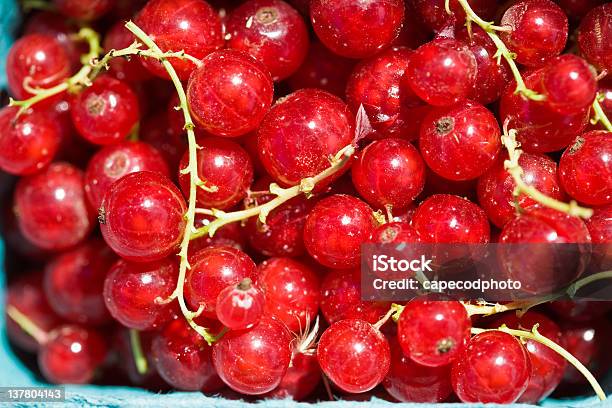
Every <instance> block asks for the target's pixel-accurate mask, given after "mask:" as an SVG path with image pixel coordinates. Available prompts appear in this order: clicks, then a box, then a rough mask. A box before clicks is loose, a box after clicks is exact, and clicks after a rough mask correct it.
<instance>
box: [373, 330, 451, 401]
mask: <svg viewBox="0 0 612 408" xmlns="http://www.w3.org/2000/svg"><path fill="white" fill-rule="evenodd" d="M389 345H390V347H391V366H390V368H389V373H388V374H387V376H386V377H385V379H384V380H383V383H382V385H383V387H385V390H386V391H387V392H388V393H389V395H391V396H392V397H393V398H395V399H397V400H398V401H401V402H429V403H436V402H442V401H444V400H446V399H447V398H448V397H449V396H450V395H451V393H452V392H453V388H452V386H451V382H450V366H448V365H447V366H441V367H427V366H423V365H420V364H417V363H415V362H414V361H412V360H411V359H410V358H409V357H406V355H405V354H404V353H402V349H401V348H400V345H399V343H398V341H397V338H395V337H392V338H391V339H390V340H389Z"/></svg>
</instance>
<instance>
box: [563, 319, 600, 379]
mask: <svg viewBox="0 0 612 408" xmlns="http://www.w3.org/2000/svg"><path fill="white" fill-rule="evenodd" d="M611 340H612V330H611V328H610V322H609V321H607V320H605V319H602V318H600V319H596V320H590V321H585V322H580V323H572V322H565V323H564V324H562V325H561V346H562V347H563V348H564V349H566V350H567V351H568V352H569V353H571V354H572V355H573V356H574V357H576V358H577V359H578V361H580V362H581V363H582V364H583V365H584V366H585V367H586V368H587V370H589V371H590V372H591V373H592V374H593V375H594V376H595V378H601V377H602V376H603V375H605V374H606V373H607V372H608V369H609V368H610V359H609V358H608V356H609V353H608V349H609V345H610V341H611ZM586 383H587V381H586V378H585V377H584V375H582V374H581V373H580V372H579V371H578V370H576V368H574V367H573V366H570V365H568V366H567V369H566V370H565V373H564V375H563V384H565V385H571V384H581V385H582V384H584V385H586ZM562 387H563V386H562Z"/></svg>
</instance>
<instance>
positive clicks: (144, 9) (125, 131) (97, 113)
mask: <svg viewBox="0 0 612 408" xmlns="http://www.w3.org/2000/svg"><path fill="white" fill-rule="evenodd" d="M286 1H287V2H285V1H282V0H246V1H234V0H225V1H223V0H214V1H212V0H211V2H210V4H209V3H207V2H206V1H204V0H149V1H128V0H103V1H102V0H86V1H83V0H53V1H52V5H53V7H52V9H53V11H40V12H39V11H34V12H31V13H30V14H29V15H28V17H27V20H26V22H25V26H24V30H23V33H24V34H23V36H22V37H21V38H19V39H18V41H17V42H16V43H15V44H14V45H13V47H12V48H11V50H10V53H9V55H8V59H7V64H6V65H7V72H6V74H7V79H8V87H9V89H8V92H9V94H10V96H11V97H12V98H13V99H14V100H16V101H24V100H30V101H32V99H30V98H34V99H35V100H36V101H35V102H36V103H27V104H26V105H24V104H23V102H16V103H15V102H14V101H13V102H12V103H11V105H10V106H4V107H3V108H2V109H0V169H1V170H2V174H1V180H2V183H1V184H0V194H2V200H1V203H2V205H3V208H2V212H1V213H0V214H2V217H0V221H1V225H0V226H1V228H2V230H1V232H2V238H3V239H4V241H5V242H6V244H7V246H8V248H9V252H8V258H7V267H6V269H7V274H8V278H9V286H8V289H7V309H6V310H7V331H8V335H9V337H10V339H11V340H12V342H13V343H14V344H15V345H16V346H17V347H19V348H20V349H23V350H25V351H27V352H31V353H36V354H37V355H38V363H39V368H40V371H41V373H42V375H43V376H44V377H45V378H46V379H47V380H48V381H50V382H53V383H72V384H82V383H89V382H95V383H109V382H111V383H114V384H116V383H121V384H129V385H135V386H140V387H145V388H148V389H151V390H168V389H177V390H186V391H202V392H204V393H210V394H215V393H220V394H221V395H224V396H229V397H235V394H233V393H232V391H231V390H233V391H234V392H238V393H239V394H241V396H259V398H285V397H289V398H293V399H295V400H311V401H316V400H320V399H327V398H329V397H331V396H332V395H331V394H332V393H333V394H337V395H338V396H339V397H341V398H346V399H354V398H356V397H354V396H351V395H350V394H356V393H365V395H366V397H363V396H360V397H358V398H359V399H362V398H367V397H368V396H371V395H375V396H377V397H381V398H388V399H391V400H398V401H404V402H443V401H457V400H459V401H462V402H486V403H489V402H490V403H513V402H517V401H519V402H526V403H537V402H539V401H541V400H542V399H544V398H546V397H548V396H549V395H551V394H552V393H553V392H556V394H555V395H558V396H564V395H578V394H585V393H589V392H590V391H589V389H588V388H587V387H586V385H587V382H586V380H585V379H584V378H583V377H582V376H581V375H579V373H578V372H577V371H576V370H575V369H574V368H573V367H571V366H569V365H568V364H567V363H566V360H565V359H564V358H562V357H561V356H560V355H559V354H557V353H556V352H555V351H553V350H552V349H551V348H548V347H547V346H545V345H543V344H541V343H539V342H537V341H536V340H533V339H530V340H527V341H526V342H522V341H521V340H519V339H518V338H517V337H515V336H513V335H512V334H510V333H508V332H506V331H501V330H490V331H482V330H480V328H483V329H497V328H499V327H501V326H502V325H505V326H507V327H508V328H510V329H521V330H531V328H532V327H534V325H536V324H537V325H538V327H539V333H541V334H542V335H544V336H546V337H547V338H549V339H550V340H552V341H554V342H556V343H558V344H560V345H562V346H563V347H565V348H566V349H567V350H568V351H569V352H570V353H572V354H574V355H575V357H576V358H577V359H578V360H579V361H580V362H582V363H583V364H584V365H585V366H586V367H587V368H588V369H590V370H591V372H592V373H593V375H595V376H596V377H598V378H600V377H601V376H602V375H604V374H606V372H607V370H608V369H609V367H610V364H611V363H612V360H611V358H610V353H609V351H608V349H607V347H608V345H609V342H610V341H611V340H612V328H611V324H610V310H611V307H610V304H608V303H605V302H601V303H588V302H572V301H558V302H552V303H548V304H546V305H543V306H540V307H538V308H537V309H536V310H530V311H529V312H527V313H526V314H524V315H522V316H520V317H518V316H517V315H516V314H515V313H513V312H508V313H505V314H502V315H499V316H495V317H492V318H487V319H477V318H475V317H473V316H470V315H469V314H468V311H467V309H466V307H465V306H464V305H463V304H462V303H461V302H459V301H457V300H452V299H448V298H443V299H442V298H438V297H433V296H431V295H424V296H422V297H419V298H416V299H414V300H412V301H410V302H408V303H407V304H405V306H403V309H402V311H401V314H397V315H396V316H395V317H398V319H397V324H396V323H395V322H393V321H388V322H387V319H388V316H387V319H384V318H383V316H385V314H387V312H388V311H389V310H390V309H389V308H390V306H391V304H390V303H387V302H373V301H365V300H362V299H361V295H360V285H361V283H360V271H359V264H360V246H361V244H363V243H367V242H370V243H390V242H396V243H399V242H406V243H419V242H423V243H470V244H487V243H490V242H499V243H575V242H578V243H596V244H607V243H611V242H612V125H611V124H610V121H609V119H608V118H612V48H611V47H612V3H609V2H605V1H604V0H583V1H573V0H557V1H555V2H553V1H551V0H516V1H513V2H504V4H505V5H503V6H502V5H500V4H501V3H502V2H498V1H496V0H467V1H466V0H450V2H449V4H448V6H449V11H448V12H447V10H446V8H445V1H444V0H368V1H355V0H334V1H329V0H311V1H303V0H286ZM498 3H499V4H498ZM466 7H471V8H468V9H466ZM474 13H475V14H474ZM476 15H477V16H479V17H476ZM466 17H467V18H469V19H470V20H471V24H469V26H468V27H465V24H464V23H465V22H466ZM129 19H132V20H133V21H134V23H135V24H136V26H137V27H139V28H140V29H141V30H142V32H144V33H145V34H144V35H145V36H148V39H149V40H150V41H152V42H153V43H154V45H155V47H159V49H157V48H155V47H152V46H151V45H150V44H149V43H147V42H145V41H143V38H142V36H138V34H137V33H136V36H135V35H134V34H133V32H134V31H133V30H132V31H130V30H129V29H128V28H129V27H128V28H126V27H125V26H124V24H125V21H127V20H129ZM494 19H497V24H499V25H492V24H491V23H487V21H493V20H494ZM75 21H77V22H78V23H74V22H75ZM84 25H91V26H92V27H93V28H95V30H96V31H97V32H99V33H100V34H101V36H102V38H103V40H102V42H101V44H100V41H99V38H98V37H96V34H95V32H93V31H83V29H81V30H80V31H79V27H82V26H84ZM77 32H78V33H79V34H78V35H75V34H76V33H77ZM84 40H85V41H84ZM135 41H138V42H139V44H137V45H135V44H134V42H135ZM88 47H89V48H90V49H89V50H88V49H87V48H88ZM99 47H103V48H104V51H101V49H99ZM130 47H132V48H130ZM134 47H136V48H134ZM138 47H140V48H138ZM137 48H138V51H137V52H136V51H135V50H136V49H137ZM126 49H127V50H130V49H131V52H127V51H126V52H124V53H123V54H122V53H121V52H122V51H121V50H126ZM111 50H114V51H112V52H111ZM104 52H107V53H108V52H110V54H107V55H108V57H109V58H110V59H109V60H108V61H106V60H103V63H100V59H101V58H102V57H103V56H104ZM92 53H93V54H92ZM135 54H138V55H135ZM83 55H85V56H86V57H85V58H82V60H81V57H82V56H83ZM117 55H122V56H119V57H117ZM89 57H94V58H93V59H92V60H91V61H90V60H88V58H89ZM90 64H93V65H90ZM96 64H99V66H97V65H96ZM96 66H97V68H96V69H98V68H99V69H100V71H101V72H97V71H96V69H92V67H96ZM168 67H171V68H170V69H169V68H168ZM106 68H108V70H106ZM79 70H81V71H79ZM170 80H173V82H171V81H170ZM181 82H182V84H183V86H181ZM175 86H177V87H178V93H177V90H176V89H175ZM56 87H59V88H57V89H59V90H58V91H57V92H51V91H49V89H51V90H52V89H56ZM177 108H178V109H177ZM592 119H593V120H592ZM191 120H192V121H193V123H190V121H191ZM192 130H193V131H194V132H195V136H194V139H193V140H192V139H191V136H193V135H192V133H191V131H192ZM509 130H511V131H512V132H514V131H516V139H517V141H518V142H520V148H521V149H522V154H520V157H519V158H518V165H519V166H520V167H521V168H522V173H521V174H520V177H521V178H522V180H523V182H524V183H525V184H526V185H528V186H532V187H534V188H535V189H537V190H538V191H539V192H540V193H542V194H543V195H545V196H547V197H548V199H545V200H542V199H539V198H538V197H534V196H533V194H531V195H530V194H528V192H525V191H522V192H521V194H520V195H519V196H517V197H515V196H514V192H515V188H516V186H517V182H516V179H515V178H514V176H513V174H512V173H511V172H509V171H508V166H509V165H508V163H509V162H511V161H512V157H513V154H514V153H515V152H514V151H512V150H511V149H509V151H506V149H507V147H508V146H506V145H504V142H503V139H502V137H504V138H507V137H509ZM504 140H505V139H504ZM196 144H197V146H196ZM347 149H348V150H347ZM339 152H340V153H342V152H349V153H350V154H349V155H348V156H342V154H340V155H338V154H339ZM509 159H510V160H509ZM322 175H323V176H322ZM519 181H520V180H519ZM298 186H299V187H298ZM296 188H299V190H295V189H296ZM292 189H293V190H292ZM290 191H295V192H296V194H294V195H293V196H288V194H289V193H288V192H290ZM302 193H304V194H302ZM284 198H287V199H286V200H285V199H284ZM281 199H283V200H282V202H279V200H281ZM551 200H557V201H555V202H556V203H558V202H569V201H575V202H574V203H572V205H571V206H570V207H569V208H570V209H574V208H575V207H576V205H580V206H581V207H589V208H592V209H593V215H592V216H591V217H590V218H588V219H586V220H585V219H583V218H579V217H577V216H574V215H573V214H571V215H570V214H568V213H564V212H561V211H558V210H557V209H553V208H550V205H549V204H548V203H549V202H550V201H551ZM517 206H518V207H519V208H517ZM579 208H580V207H579ZM253 209H258V210H257V211H255V212H253ZM262 209H265V211H264V210H262ZM519 209H520V211H518V210H519ZM385 216H386V217H387V218H386V220H384V221H383V219H385ZM232 217H233V218H232ZM584 218H587V217H584ZM229 219H231V221H235V222H225V221H227V220H229ZM222 221H223V222H222ZM219 222H222V223H221V224H219ZM219 225H221V227H220V228H218V229H216V227H217V226H219ZM213 226H214V227H215V229H213ZM209 228H210V231H211V232H214V235H212V236H209V235H208V234H206V232H207V229H209ZM190 237H191V238H192V239H189V238H190ZM185 238H187V239H185ZM179 252H180V256H177V254H179ZM597 260H598V261H599V262H601V264H602V265H604V268H603V269H602V270H606V267H605V265H607V266H608V267H607V269H610V268H609V266H610V265H611V263H610V257H609V256H607V255H606V254H603V255H602V256H601V257H599V258H597ZM510 263H511V264H512V265H513V267H514V268H515V269H516V271H517V272H516V273H518V274H519V276H521V275H522V276H523V277H524V278H525V279H526V282H528V283H529V285H532V286H533V287H542V286H543V285H549V284H550V285H552V284H554V282H552V283H551V282H549V281H548V280H547V279H549V278H550V276H548V275H547V276H544V275H546V274H545V273H544V272H542V271H539V270H534V269H524V268H523V264H522V263H520V260H513V261H512V260H511V262H510ZM570 278H574V276H572V277H570ZM559 279H561V278H560V277H559ZM568 279H569V278H568ZM394 307H395V306H394ZM392 310H395V309H392ZM319 316H320V320H319ZM204 328H206V329H204ZM555 390H556V391H555Z"/></svg>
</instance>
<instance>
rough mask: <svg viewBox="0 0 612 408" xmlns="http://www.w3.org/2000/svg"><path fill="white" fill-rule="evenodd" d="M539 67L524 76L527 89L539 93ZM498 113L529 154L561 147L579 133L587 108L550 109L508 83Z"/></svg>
mask: <svg viewBox="0 0 612 408" xmlns="http://www.w3.org/2000/svg"><path fill="white" fill-rule="evenodd" d="M543 73H544V70H542V69H539V70H536V71H533V72H531V73H530V74H527V75H526V76H524V80H525V85H526V86H527V88H529V89H532V90H534V91H536V92H540V93H541V92H542V85H541V84H542V75H543ZM499 116H500V119H501V120H502V122H506V121H507V126H508V129H517V130H518V132H517V140H518V141H519V142H520V143H521V147H522V149H524V150H525V151H526V152H529V153H544V152H554V151H557V150H561V149H563V148H564V147H566V146H567V145H569V144H570V143H571V142H572V140H574V138H575V137H576V136H578V135H580V134H581V133H582V132H583V131H584V129H585V128H586V126H587V123H588V119H589V109H578V110H576V111H574V112H573V113H571V114H560V113H557V112H555V111H553V110H552V109H551V108H550V107H549V106H548V104H547V103H546V101H543V102H537V101H533V100H531V99H527V98H525V97H523V96H522V95H520V94H516V93H515V87H514V86H509V87H507V89H506V91H504V94H503V95H502V97H501V100H500V106H499Z"/></svg>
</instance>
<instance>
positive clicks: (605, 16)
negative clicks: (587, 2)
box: [578, 3, 612, 72]
mask: <svg viewBox="0 0 612 408" xmlns="http://www.w3.org/2000/svg"><path fill="white" fill-rule="evenodd" d="M611 39H612V4H610V3H606V4H602V5H601V6H599V7H595V8H594V9H592V10H591V11H589V13H588V14H587V15H586V16H585V17H584V18H583V19H582V21H581V22H580V27H578V48H579V49H580V53H581V54H582V55H583V56H584V57H585V58H586V60H587V61H589V62H590V63H591V64H593V65H595V66H596V67H597V68H599V69H600V70H607V71H608V72H610V71H612V54H611V53H610V47H611V46H610V43H611V41H610V40H611Z"/></svg>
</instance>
